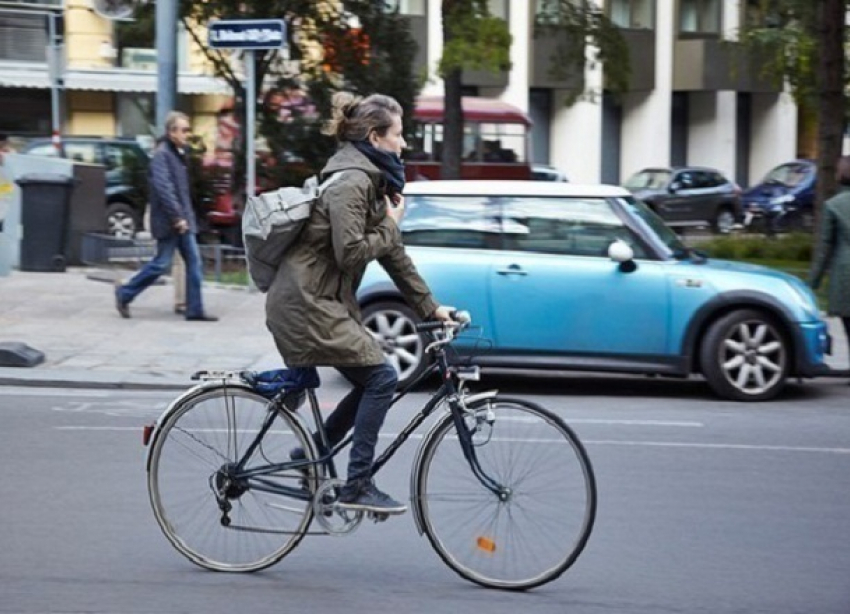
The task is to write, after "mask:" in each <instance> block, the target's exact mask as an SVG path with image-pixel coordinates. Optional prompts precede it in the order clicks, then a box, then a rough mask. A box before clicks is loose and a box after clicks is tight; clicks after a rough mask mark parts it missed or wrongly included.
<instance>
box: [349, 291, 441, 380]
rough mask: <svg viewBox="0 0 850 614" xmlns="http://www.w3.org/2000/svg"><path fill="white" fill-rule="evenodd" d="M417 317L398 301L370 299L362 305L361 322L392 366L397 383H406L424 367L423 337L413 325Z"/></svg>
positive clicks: (427, 362)
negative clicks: (367, 303)
mask: <svg viewBox="0 0 850 614" xmlns="http://www.w3.org/2000/svg"><path fill="white" fill-rule="evenodd" d="M418 321H419V318H417V317H416V314H415V313H413V310H412V309H410V307H408V306H407V305H405V304H404V303H401V302H398V301H382V302H378V303H372V304H370V305H366V307H365V308H364V309H363V324H364V325H365V326H366V328H367V329H368V330H369V332H370V333H372V335H373V336H374V337H375V338H376V339H377V340H378V343H380V344H381V349H382V350H383V351H384V356H386V357H387V360H389V361H390V364H392V365H393V366H394V367H395V369H396V372H397V373H398V383H399V386H406V385H407V384H409V383H410V382H412V381H413V380H415V379H416V378H417V377H419V375H420V374H421V373H422V372H423V371H424V370H425V369H427V368H428V364H429V361H428V357H427V355H426V354H425V337H424V336H423V335H421V334H419V333H417V332H416V328H415V326H416V323H417V322H418Z"/></svg>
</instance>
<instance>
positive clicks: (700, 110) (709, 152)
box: [688, 92, 746, 177]
mask: <svg viewBox="0 0 850 614" xmlns="http://www.w3.org/2000/svg"><path fill="white" fill-rule="evenodd" d="M737 101H738V97H737V93H736V92H692V93H691V94H690V95H689V104H688V113H689V124H690V126H689V133H688V164H695V165H698V166H710V167H712V168H716V169H718V170H719V171H721V172H722V173H723V174H724V175H726V176H727V177H734V176H735V168H736V167H735V160H736V156H735V153H736V146H735V145H736V139H737V114H736V113H737ZM742 138H746V137H745V136H744V135H742Z"/></svg>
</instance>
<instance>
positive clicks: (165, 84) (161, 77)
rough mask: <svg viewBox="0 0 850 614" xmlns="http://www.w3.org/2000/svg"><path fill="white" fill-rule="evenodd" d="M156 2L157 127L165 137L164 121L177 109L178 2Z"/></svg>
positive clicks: (166, 0)
mask: <svg viewBox="0 0 850 614" xmlns="http://www.w3.org/2000/svg"><path fill="white" fill-rule="evenodd" d="M178 1H179V0H157V2H156V51H157V80H156V85H157V87H156V127H157V130H158V131H159V134H165V118H166V116H167V115H168V113H169V112H170V111H173V110H175V109H176V107H177V3H178Z"/></svg>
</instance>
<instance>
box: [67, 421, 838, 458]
mask: <svg viewBox="0 0 850 614" xmlns="http://www.w3.org/2000/svg"><path fill="white" fill-rule="evenodd" d="M53 428H54V429H55V430H57V431H134V432H138V431H140V430H141V429H142V426H56V427H53ZM195 431H197V432H203V433H215V432H221V433H226V432H227V429H195ZM278 434H280V433H278ZM289 434H291V433H289ZM397 436H398V433H381V434H380V435H379V437H380V438H381V439H395V438H396V437H397ZM423 437H424V435H423V434H421V433H413V434H412V435H410V439H422V438H423ZM530 441H543V440H530ZM545 441H551V440H545ZM581 441H582V443H583V444H585V445H588V446H633V447H640V446H644V447H648V448H698V449H704V450H744V451H752V452H807V453H814V454H839V455H850V448H817V447H813V446H771V445H761V444H739V443H699V442H684V441H618V440H614V439H582V440H581Z"/></svg>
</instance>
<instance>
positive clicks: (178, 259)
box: [171, 253, 186, 314]
mask: <svg viewBox="0 0 850 614" xmlns="http://www.w3.org/2000/svg"><path fill="white" fill-rule="evenodd" d="M171 281H172V283H173V284H174V313H179V314H184V313H186V263H185V261H184V260H183V256H181V255H180V254H179V253H177V254H174V261H173V262H172V263H171Z"/></svg>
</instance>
